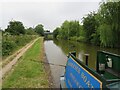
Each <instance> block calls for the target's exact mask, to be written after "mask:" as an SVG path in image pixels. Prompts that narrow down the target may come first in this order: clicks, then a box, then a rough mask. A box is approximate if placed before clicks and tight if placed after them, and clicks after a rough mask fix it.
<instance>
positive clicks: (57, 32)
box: [53, 27, 60, 38]
mask: <svg viewBox="0 0 120 90" xmlns="http://www.w3.org/2000/svg"><path fill="white" fill-rule="evenodd" d="M59 31H60V28H59V27H57V28H56V29H55V30H54V31H53V37H54V38H57V36H58V34H59Z"/></svg>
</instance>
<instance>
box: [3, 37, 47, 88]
mask: <svg viewBox="0 0 120 90" xmlns="http://www.w3.org/2000/svg"><path fill="white" fill-rule="evenodd" d="M43 57H44V55H43V38H40V39H38V40H37V41H36V42H35V44H34V45H33V46H32V47H31V48H30V49H28V51H27V52H26V53H25V54H24V55H23V56H22V57H21V58H20V60H19V61H18V63H17V64H16V65H15V66H14V68H13V70H12V71H11V72H9V73H8V75H7V76H6V77H5V79H4V80H3V85H2V88H47V87H48V85H49V82H48V80H47V78H48V77H47V74H46V72H45V69H44V65H43V63H40V61H42V60H43Z"/></svg>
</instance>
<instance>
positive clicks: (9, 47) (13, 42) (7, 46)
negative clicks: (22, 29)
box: [2, 35, 36, 56]
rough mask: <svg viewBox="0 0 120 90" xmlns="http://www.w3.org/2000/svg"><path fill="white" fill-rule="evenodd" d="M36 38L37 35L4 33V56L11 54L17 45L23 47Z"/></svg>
mask: <svg viewBox="0 0 120 90" xmlns="http://www.w3.org/2000/svg"><path fill="white" fill-rule="evenodd" d="M34 38H36V36H35V35H3V38H2V56H7V55H10V54H11V53H12V52H13V51H14V50H15V49H16V48H17V47H21V46H24V45H26V44H27V43H29V42H30V41H31V40H33V39H34Z"/></svg>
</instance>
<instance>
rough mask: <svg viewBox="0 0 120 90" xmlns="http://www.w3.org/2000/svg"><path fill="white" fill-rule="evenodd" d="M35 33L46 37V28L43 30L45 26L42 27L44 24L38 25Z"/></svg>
mask: <svg viewBox="0 0 120 90" xmlns="http://www.w3.org/2000/svg"><path fill="white" fill-rule="evenodd" d="M35 32H36V33H38V34H39V35H41V36H44V28H43V25H42V24H38V25H37V26H36V27H35Z"/></svg>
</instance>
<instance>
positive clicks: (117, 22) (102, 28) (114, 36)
mask: <svg viewBox="0 0 120 90" xmlns="http://www.w3.org/2000/svg"><path fill="white" fill-rule="evenodd" d="M53 36H54V38H57V39H66V40H76V41H82V42H87V43H91V44H94V45H99V46H103V47H120V1H118V2H101V4H100V7H99V9H98V11H97V12H90V13H89V14H87V16H84V17H83V20H82V24H80V23H79V21H67V20H66V21H64V22H63V23H62V25H61V26H60V27H57V28H56V29H55V30H54V31H53Z"/></svg>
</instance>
